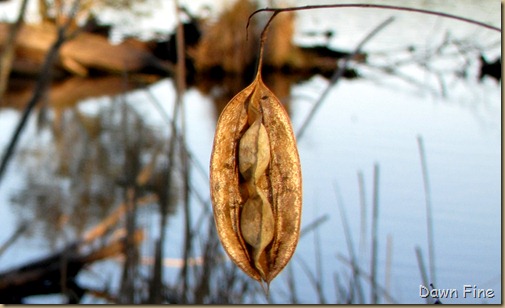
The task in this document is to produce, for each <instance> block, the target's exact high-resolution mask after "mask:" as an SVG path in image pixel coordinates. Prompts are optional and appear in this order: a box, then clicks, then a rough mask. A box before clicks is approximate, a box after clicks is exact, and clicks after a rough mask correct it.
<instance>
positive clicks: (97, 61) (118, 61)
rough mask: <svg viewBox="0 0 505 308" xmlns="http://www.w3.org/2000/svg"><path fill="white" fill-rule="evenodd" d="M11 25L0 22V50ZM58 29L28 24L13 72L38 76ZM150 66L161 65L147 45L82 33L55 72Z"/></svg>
mask: <svg viewBox="0 0 505 308" xmlns="http://www.w3.org/2000/svg"><path fill="white" fill-rule="evenodd" d="M9 26H10V25H9V24H8V23H0V49H1V48H3V44H5V42H6V40H7V36H8V33H9V29H10V27H9ZM56 34H57V27H56V26H55V25H54V24H51V23H42V24H25V25H23V26H22V28H21V29H20V31H19V35H18V37H17V39H16V55H15V59H14V63H13V73H19V74H25V75H36V74H37V73H38V72H39V71H40V68H41V66H42V63H43V61H44V57H45V55H46V54H47V52H48V50H49V48H50V47H51V44H52V43H53V42H54V41H55V40H56ZM149 66H155V67H156V66H158V67H160V66H162V64H160V61H159V60H157V59H156V57H154V56H153V55H152V53H151V51H150V50H149V47H148V45H147V43H144V42H141V41H139V40H134V39H131V40H125V41H124V42H122V43H121V44H117V45H113V44H111V43H110V42H109V40H108V38H107V37H104V36H102V35H100V34H95V33H89V32H80V33H79V34H77V35H76V36H75V37H74V38H73V39H71V40H69V41H67V42H65V43H64V44H63V46H62V47H61V50H60V55H59V59H58V61H57V65H56V67H55V69H56V70H57V71H59V72H60V73H61V72H67V73H71V74H74V75H78V76H87V75H88V73H89V71H90V70H96V71H101V72H106V73H113V74H118V73H124V72H138V71H141V70H142V69H145V68H146V67H149Z"/></svg>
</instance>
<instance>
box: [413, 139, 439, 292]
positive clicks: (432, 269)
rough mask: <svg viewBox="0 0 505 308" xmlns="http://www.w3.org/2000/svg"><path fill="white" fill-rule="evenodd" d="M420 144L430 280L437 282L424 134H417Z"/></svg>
mask: <svg viewBox="0 0 505 308" xmlns="http://www.w3.org/2000/svg"><path fill="white" fill-rule="evenodd" d="M417 144H418V146H419V156H420V157H421V168H422V172H423V183H424V196H425V201H426V225H427V229H428V230H427V232H428V262H429V269H430V279H431V280H430V281H431V282H432V283H434V284H436V277H435V240H434V232H433V210H432V206H431V190H430V180H429V177H428V164H427V162H426V152H425V151H424V142H423V137H422V136H417Z"/></svg>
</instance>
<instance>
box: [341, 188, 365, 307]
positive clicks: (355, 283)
mask: <svg viewBox="0 0 505 308" xmlns="http://www.w3.org/2000/svg"><path fill="white" fill-rule="evenodd" d="M334 187H335V189H334V191H335V194H336V197H337V205H338V209H339V213H340V219H341V221H342V227H343V228H344V235H345V240H346V243H347V250H348V251H349V257H350V258H351V262H352V278H351V281H350V290H349V291H350V294H349V296H350V301H351V302H352V300H353V299H354V292H355V291H357V293H358V297H359V301H360V302H361V303H363V302H364V299H365V296H364V294H363V288H362V286H361V284H360V282H359V279H358V273H357V267H358V259H357V257H356V252H355V249H354V245H353V241H352V235H351V228H350V227H349V220H348V219H347V215H346V213H345V209H344V204H343V203H344V202H343V201H342V195H341V194H340V190H339V188H338V185H337V184H336V183H334Z"/></svg>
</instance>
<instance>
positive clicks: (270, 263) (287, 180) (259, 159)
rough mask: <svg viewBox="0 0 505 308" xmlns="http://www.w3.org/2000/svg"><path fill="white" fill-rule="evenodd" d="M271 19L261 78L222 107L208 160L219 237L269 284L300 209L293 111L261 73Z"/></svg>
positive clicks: (285, 254)
mask: <svg viewBox="0 0 505 308" xmlns="http://www.w3.org/2000/svg"><path fill="white" fill-rule="evenodd" d="M272 18H273V16H272ZM272 18H271V19H270V21H271V20H272ZM268 24H270V22H269V23H268ZM268 24H267V26H266V27H265V30H264V31H263V34H262V42H261V48H260V62H259V64H258V72H257V75H256V78H255V79H254V81H253V83H251V84H250V85H249V86H248V87H246V88H245V89H243V90H242V91H241V92H239V93H238V94H237V95H235V97H234V98H232V99H231V100H230V102H228V104H227V105H226V107H225V108H224V110H223V112H222V113H221V115H220V117H219V120H218V123H217V127H216V133H215V137H214V145H213V149H212V156H211V161H210V189H211V198H212V205H213V211H214V220H215V222H216V228H217V232H218V235H219V238H220V240H221V243H222V245H223V247H224V249H225V251H226V252H227V253H228V255H229V256H230V258H231V259H232V261H233V262H234V263H235V264H236V265H237V266H239V267H240V268H241V269H242V270H243V271H244V272H245V273H246V274H247V275H249V276H250V277H252V278H253V279H255V280H257V281H259V282H260V283H261V282H266V283H267V285H268V284H269V283H270V282H271V281H272V279H273V278H274V277H275V276H277V274H279V272H280V271H281V270H282V269H283V268H284V267H285V266H286V265H287V263H288V262H289V260H290V259H291V257H292V255H293V253H294V251H295V248H296V245H297V243H298V239H299V235H300V217H301V207H302V180H301V167H300V159H299V156H298V150H297V147H296V141H295V137H294V134H293V129H292V127H291V123H290V120H289V116H288V114H287V113H286V111H285V109H284V107H283V106H282V105H281V103H280V102H279V100H278V99H277V97H276V96H275V95H274V94H273V93H272V92H271V91H270V90H269V89H268V88H267V86H266V85H265V84H264V83H263V80H262V78H261V65H262V61H261V59H262V54H263V42H264V39H265V37H266V29H267V27H268Z"/></svg>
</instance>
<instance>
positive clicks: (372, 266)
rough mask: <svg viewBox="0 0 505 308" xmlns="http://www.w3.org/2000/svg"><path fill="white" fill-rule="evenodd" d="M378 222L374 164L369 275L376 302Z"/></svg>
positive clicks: (376, 301)
mask: <svg viewBox="0 0 505 308" xmlns="http://www.w3.org/2000/svg"><path fill="white" fill-rule="evenodd" d="M378 224H379V165H378V164H375V166H374V181H373V208H372V243H371V245H372V248H371V263H370V277H371V282H372V288H371V294H370V295H371V303H372V304H377V303H378V300H379V296H378V293H377V245H378V239H377V233H378V231H377V230H378Z"/></svg>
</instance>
